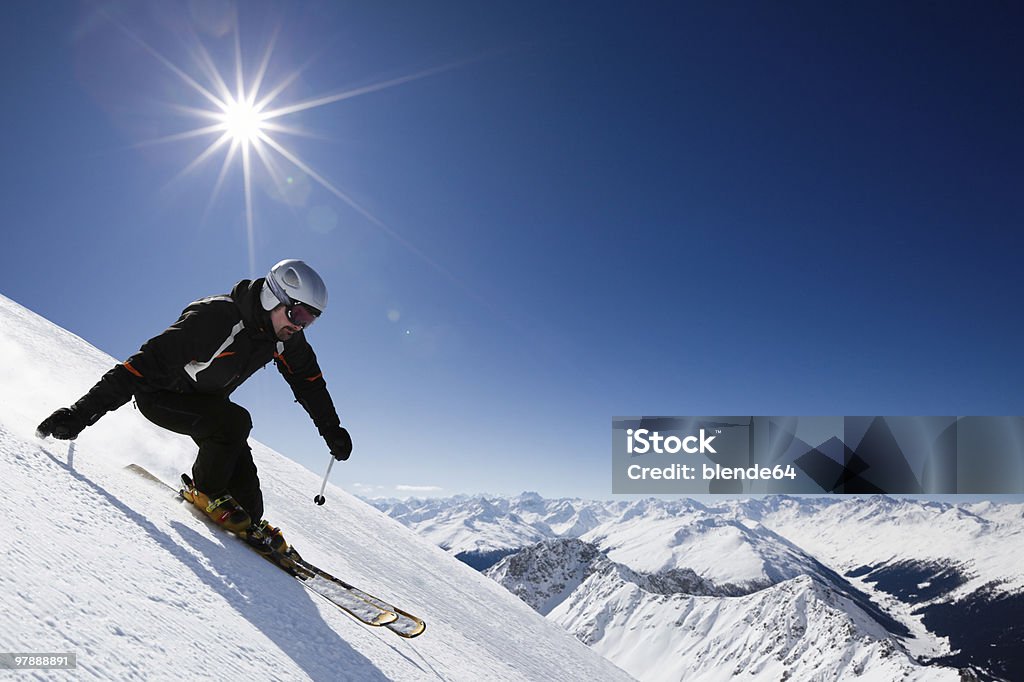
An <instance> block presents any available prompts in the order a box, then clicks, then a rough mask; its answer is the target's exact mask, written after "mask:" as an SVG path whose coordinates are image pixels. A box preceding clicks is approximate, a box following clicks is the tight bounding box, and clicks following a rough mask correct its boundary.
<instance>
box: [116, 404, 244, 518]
mask: <svg viewBox="0 0 1024 682" xmlns="http://www.w3.org/2000/svg"><path fill="white" fill-rule="evenodd" d="M135 404H136V405H137V406H138V408H139V412H141V413H142V414H143V416H145V417H146V419H148V420H149V421H151V422H153V423H154V424H156V425H157V426H161V427H163V428H165V429H167V430H169V431H173V432H175V433H180V434H182V435H185V436H190V437H191V438H192V440H194V441H195V442H196V445H198V446H199V456H198V457H196V461H195V464H193V465H192V480H193V481H195V484H196V488H198V489H199V490H201V491H202V492H204V493H206V494H207V495H209V497H210V499H211V500H214V499H217V498H218V497H220V496H222V495H224V493H231V495H232V497H234V498H235V500H236V501H237V502H238V504H240V505H242V507H243V508H244V509H245V511H247V512H249V516H250V517H251V518H252V520H253V522H254V523H255V522H256V521H259V520H260V519H262V518H263V493H262V492H261V491H260V479H259V477H258V476H257V474H256V464H255V463H253V461H252V450H251V449H250V448H249V443H248V439H249V432H250V431H251V430H252V418H251V417H250V416H249V412H248V411H247V410H246V409H245V408H244V407H242V406H241V405H236V404H235V403H233V402H231V401H230V400H228V399H227V398H222V397H219V396H212V395H203V394H201V393H172V392H170V391H160V392H156V393H145V392H142V391H140V392H139V393H137V394H136V395H135Z"/></svg>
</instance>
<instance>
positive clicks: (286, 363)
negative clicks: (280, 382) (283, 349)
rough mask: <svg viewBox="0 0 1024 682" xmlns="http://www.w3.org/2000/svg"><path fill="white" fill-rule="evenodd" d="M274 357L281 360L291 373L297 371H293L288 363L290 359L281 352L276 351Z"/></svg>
mask: <svg viewBox="0 0 1024 682" xmlns="http://www.w3.org/2000/svg"><path fill="white" fill-rule="evenodd" d="M274 357H275V358H277V359H278V360H280V361H281V364H282V365H284V368H285V369H287V370H288V373H289V374H294V373H295V372H293V371H292V368H291V366H290V365H289V364H288V361H287V360H285V359H284V356H283V355H281V354H280V353H274Z"/></svg>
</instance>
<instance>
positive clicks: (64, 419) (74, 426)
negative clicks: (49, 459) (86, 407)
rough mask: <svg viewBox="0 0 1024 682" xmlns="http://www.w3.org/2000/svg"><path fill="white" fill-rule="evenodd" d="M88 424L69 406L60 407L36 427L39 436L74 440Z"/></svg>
mask: <svg viewBox="0 0 1024 682" xmlns="http://www.w3.org/2000/svg"><path fill="white" fill-rule="evenodd" d="M86 426H88V424H86V422H85V420H84V419H82V417H81V416H80V415H79V414H78V412H76V411H75V410H73V409H71V408H70V407H62V408H60V409H59V410H57V411H56V412H54V413H53V414H51V415H50V416H49V417H47V418H46V419H44V420H43V421H42V423H41V424H40V425H39V426H37V427H36V435H37V436H39V437H40V438H46V437H47V436H53V437H54V438H56V439H57V440H74V439H76V438H78V434H80V433H81V432H82V429H84V428H85V427H86Z"/></svg>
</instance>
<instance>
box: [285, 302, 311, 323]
mask: <svg viewBox="0 0 1024 682" xmlns="http://www.w3.org/2000/svg"><path fill="white" fill-rule="evenodd" d="M284 314H285V315H286V316H287V317H288V321H289V322H291V323H292V324H294V325H298V326H299V327H302V328H303V329H306V328H307V327H309V325H311V324H313V323H314V322H316V318H318V317H320V311H319V310H317V309H316V308H313V307H312V306H308V305H306V304H305V303H299V302H298V301H293V302H292V303H290V304H288V305H286V306H285V307H284Z"/></svg>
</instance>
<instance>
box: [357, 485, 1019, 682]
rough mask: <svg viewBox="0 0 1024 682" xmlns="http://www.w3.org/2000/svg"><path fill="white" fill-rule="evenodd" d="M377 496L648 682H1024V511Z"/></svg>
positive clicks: (801, 502) (861, 503) (812, 502)
mask: <svg viewBox="0 0 1024 682" xmlns="http://www.w3.org/2000/svg"><path fill="white" fill-rule="evenodd" d="M373 503H374V504H375V505H376V506H377V507H378V508H379V509H381V510H383V511H385V512H387V513H388V514H389V515H391V516H392V517H393V518H395V519H397V520H399V521H401V522H402V523H404V524H405V525H407V526H409V527H410V528H412V529H414V530H416V531H417V532H418V533H419V534H421V536H423V537H425V538H427V539H429V540H430V541H431V542H434V543H435V544H437V545H439V546H441V547H442V548H445V549H447V550H448V551H449V552H451V553H452V554H455V555H456V556H458V557H459V558H462V559H463V560H465V561H467V563H470V564H471V565H474V566H476V567H478V568H481V569H482V570H486V574H487V575H489V576H491V577H492V578H494V579H495V580H497V581H498V582H500V583H501V584H503V585H505V586H506V587H507V588H508V589H509V590H510V591H512V592H513V593H514V594H516V595H517V596H519V597H520V598H522V599H523V600H524V601H525V602H527V603H528V604H530V605H531V606H532V607H533V608H535V609H536V610H537V611H538V612H540V613H542V614H544V615H546V616H547V617H548V618H549V619H550V620H554V621H555V622H558V623H559V624H561V625H562V626H563V627H565V628H566V629H567V630H569V631H570V632H572V633H573V634H575V635H576V636H577V637H578V638H580V639H581V641H584V642H586V643H587V644H589V645H590V646H592V647H593V648H594V649H595V650H597V651H599V652H601V653H602V654H604V655H606V656H607V657H608V658H609V659H610V660H612V661H613V662H615V663H616V664H617V665H619V666H620V667H622V668H623V669H625V670H626V671H628V672H630V673H631V674H633V675H634V676H636V677H637V678H638V679H644V680H648V679H650V680H661V679H666V680H667V679H687V680H689V679H706V680H715V679H725V678H727V677H730V676H731V675H733V674H734V673H735V674H737V675H741V674H742V675H749V674H752V673H756V675H755V676H757V675H760V676H763V677H764V678H765V679H807V680H811V679H858V678H860V677H861V676H867V677H868V678H871V679H904V678H905V677H906V678H911V679H922V680H924V679H927V680H932V679H959V678H960V676H959V674H958V673H957V672H956V671H954V670H953V669H954V668H959V669H963V670H964V671H965V672H964V673H963V674H964V675H965V676H967V677H970V676H971V675H975V674H976V675H977V676H978V677H979V678H981V679H1013V680H1015V679H1024V657H1022V654H1021V651H1022V650H1024V647H1022V644H1024V631H1022V625H1021V622H1022V621H1021V620H1020V618H1019V617H1018V616H1017V615H1016V614H1019V612H1020V608H1021V607H1022V606H1024V592H1022V590H1024V570H1022V569H1021V568H1020V563H1019V560H1018V559H1017V557H1019V556H1020V555H1021V553H1022V552H1024V505H1020V504H996V503H993V502H982V503H974V504H949V503H939V502H925V501H920V500H901V499H894V498H889V497H866V498H835V497H834V498H794V497H785V496H775V497H768V498H765V499H761V500H728V501H716V502H714V503H711V504H702V503H700V502H698V501H695V500H671V501H669V500H656V499H646V500H638V501H631V502H624V501H614V502H597V501H586V500H572V499H559V500H544V499H542V498H540V497H539V496H537V495H536V494H533V493H525V494H523V495H521V496H518V497H514V498H494V497H465V496H463V497H456V498H448V499H429V500H407V501H397V500H376V501H373Z"/></svg>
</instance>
